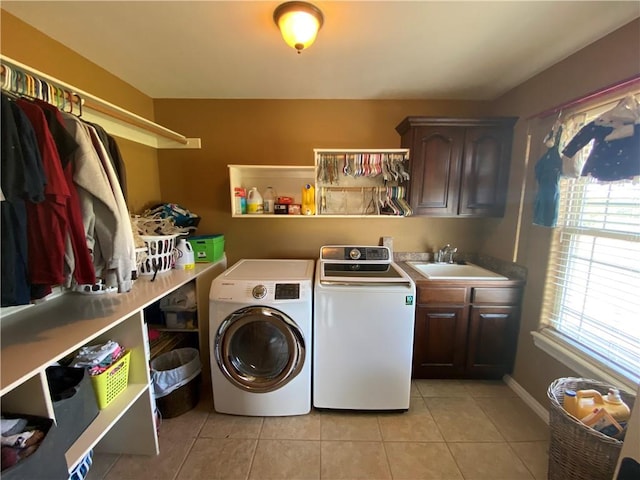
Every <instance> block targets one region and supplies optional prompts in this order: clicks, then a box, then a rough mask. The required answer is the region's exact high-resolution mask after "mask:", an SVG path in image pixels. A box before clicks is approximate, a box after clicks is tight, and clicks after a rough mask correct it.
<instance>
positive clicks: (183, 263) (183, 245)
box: [173, 238, 196, 270]
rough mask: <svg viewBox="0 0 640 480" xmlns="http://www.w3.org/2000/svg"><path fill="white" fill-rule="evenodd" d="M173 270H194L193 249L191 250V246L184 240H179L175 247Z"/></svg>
mask: <svg viewBox="0 0 640 480" xmlns="http://www.w3.org/2000/svg"><path fill="white" fill-rule="evenodd" d="M173 268H175V269H177V270H191V269H192V268H196V262H195V259H194V255H193V248H191V244H190V243H189V242H187V241H186V240H185V239H184V238H181V239H180V240H179V241H178V245H177V246H176V262H175V264H174V266H173Z"/></svg>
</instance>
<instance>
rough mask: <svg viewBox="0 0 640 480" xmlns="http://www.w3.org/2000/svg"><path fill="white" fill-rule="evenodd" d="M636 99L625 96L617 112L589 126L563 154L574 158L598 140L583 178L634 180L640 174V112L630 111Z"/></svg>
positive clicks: (636, 110) (577, 135) (583, 128)
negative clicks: (631, 103) (588, 176)
mask: <svg viewBox="0 0 640 480" xmlns="http://www.w3.org/2000/svg"><path fill="white" fill-rule="evenodd" d="M628 102H634V103H637V102H635V100H634V99H633V97H631V100H629V98H628V97H625V99H623V100H622V101H620V102H619V103H618V105H616V106H615V107H614V108H613V109H611V110H609V111H608V112H605V113H604V114H602V115H601V116H599V117H598V118H596V119H595V120H594V121H592V122H590V123H588V124H587V125H585V126H584V127H582V129H581V130H580V131H579V132H578V133H577V134H576V135H575V136H574V137H573V138H572V139H571V141H570V142H569V143H568V144H567V146H566V147H565V148H564V150H563V151H562V154H563V155H566V156H567V157H573V156H574V155H575V154H576V153H577V152H578V151H580V150H581V149H582V148H583V147H585V146H586V145H587V144H588V143H589V142H590V141H591V140H594V144H593V149H592V150H591V153H590V154H589V158H588V159H587V161H586V163H585V165H584V168H583V169H582V176H587V175H591V176H592V177H594V178H596V179H598V180H601V181H616V180H624V179H630V178H633V177H634V176H637V175H640V125H639V124H638V122H640V118H639V117H638V112H639V111H640V109H638V108H637V106H636V107H635V108H629V105H630V104H629V103H628Z"/></svg>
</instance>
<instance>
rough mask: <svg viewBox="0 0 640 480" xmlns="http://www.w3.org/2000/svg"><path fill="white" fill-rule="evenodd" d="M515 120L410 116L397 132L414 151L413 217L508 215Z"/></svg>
mask: <svg viewBox="0 0 640 480" xmlns="http://www.w3.org/2000/svg"><path fill="white" fill-rule="evenodd" d="M516 120H517V119H516V118H514V117H488V118H472V119H459V118H440V117H407V118H405V119H404V120H403V121H402V122H401V123H400V125H398V126H397V127H396V130H397V131H398V133H399V134H400V135H401V145H402V147H403V148H409V149H410V150H411V151H410V159H409V164H410V167H409V168H410V172H411V180H410V181H409V182H408V184H407V188H408V198H409V202H410V204H411V207H412V209H413V212H414V215H422V216H449V217H451V216H475V217H486V216H492V217H499V216H502V215H503V214H504V208H505V203H506V194H507V187H508V181H509V165H510V162H511V141H512V136H513V125H514V123H515V121H516Z"/></svg>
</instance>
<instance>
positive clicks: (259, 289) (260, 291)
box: [251, 285, 267, 299]
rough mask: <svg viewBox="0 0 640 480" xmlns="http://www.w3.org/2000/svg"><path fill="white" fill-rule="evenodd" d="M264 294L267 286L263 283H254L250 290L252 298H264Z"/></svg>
mask: <svg viewBox="0 0 640 480" xmlns="http://www.w3.org/2000/svg"><path fill="white" fill-rule="evenodd" d="M266 294H267V287H265V286H264V285H256V286H255V287H253V290H251V295H253V298H257V299H260V298H264V297H265V295H266Z"/></svg>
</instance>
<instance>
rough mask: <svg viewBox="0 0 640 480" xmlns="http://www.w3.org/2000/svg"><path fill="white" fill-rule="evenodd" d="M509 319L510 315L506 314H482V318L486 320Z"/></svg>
mask: <svg viewBox="0 0 640 480" xmlns="http://www.w3.org/2000/svg"><path fill="white" fill-rule="evenodd" d="M507 317H509V315H508V314H506V313H481V314H480V318H486V319H490V318H507Z"/></svg>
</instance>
